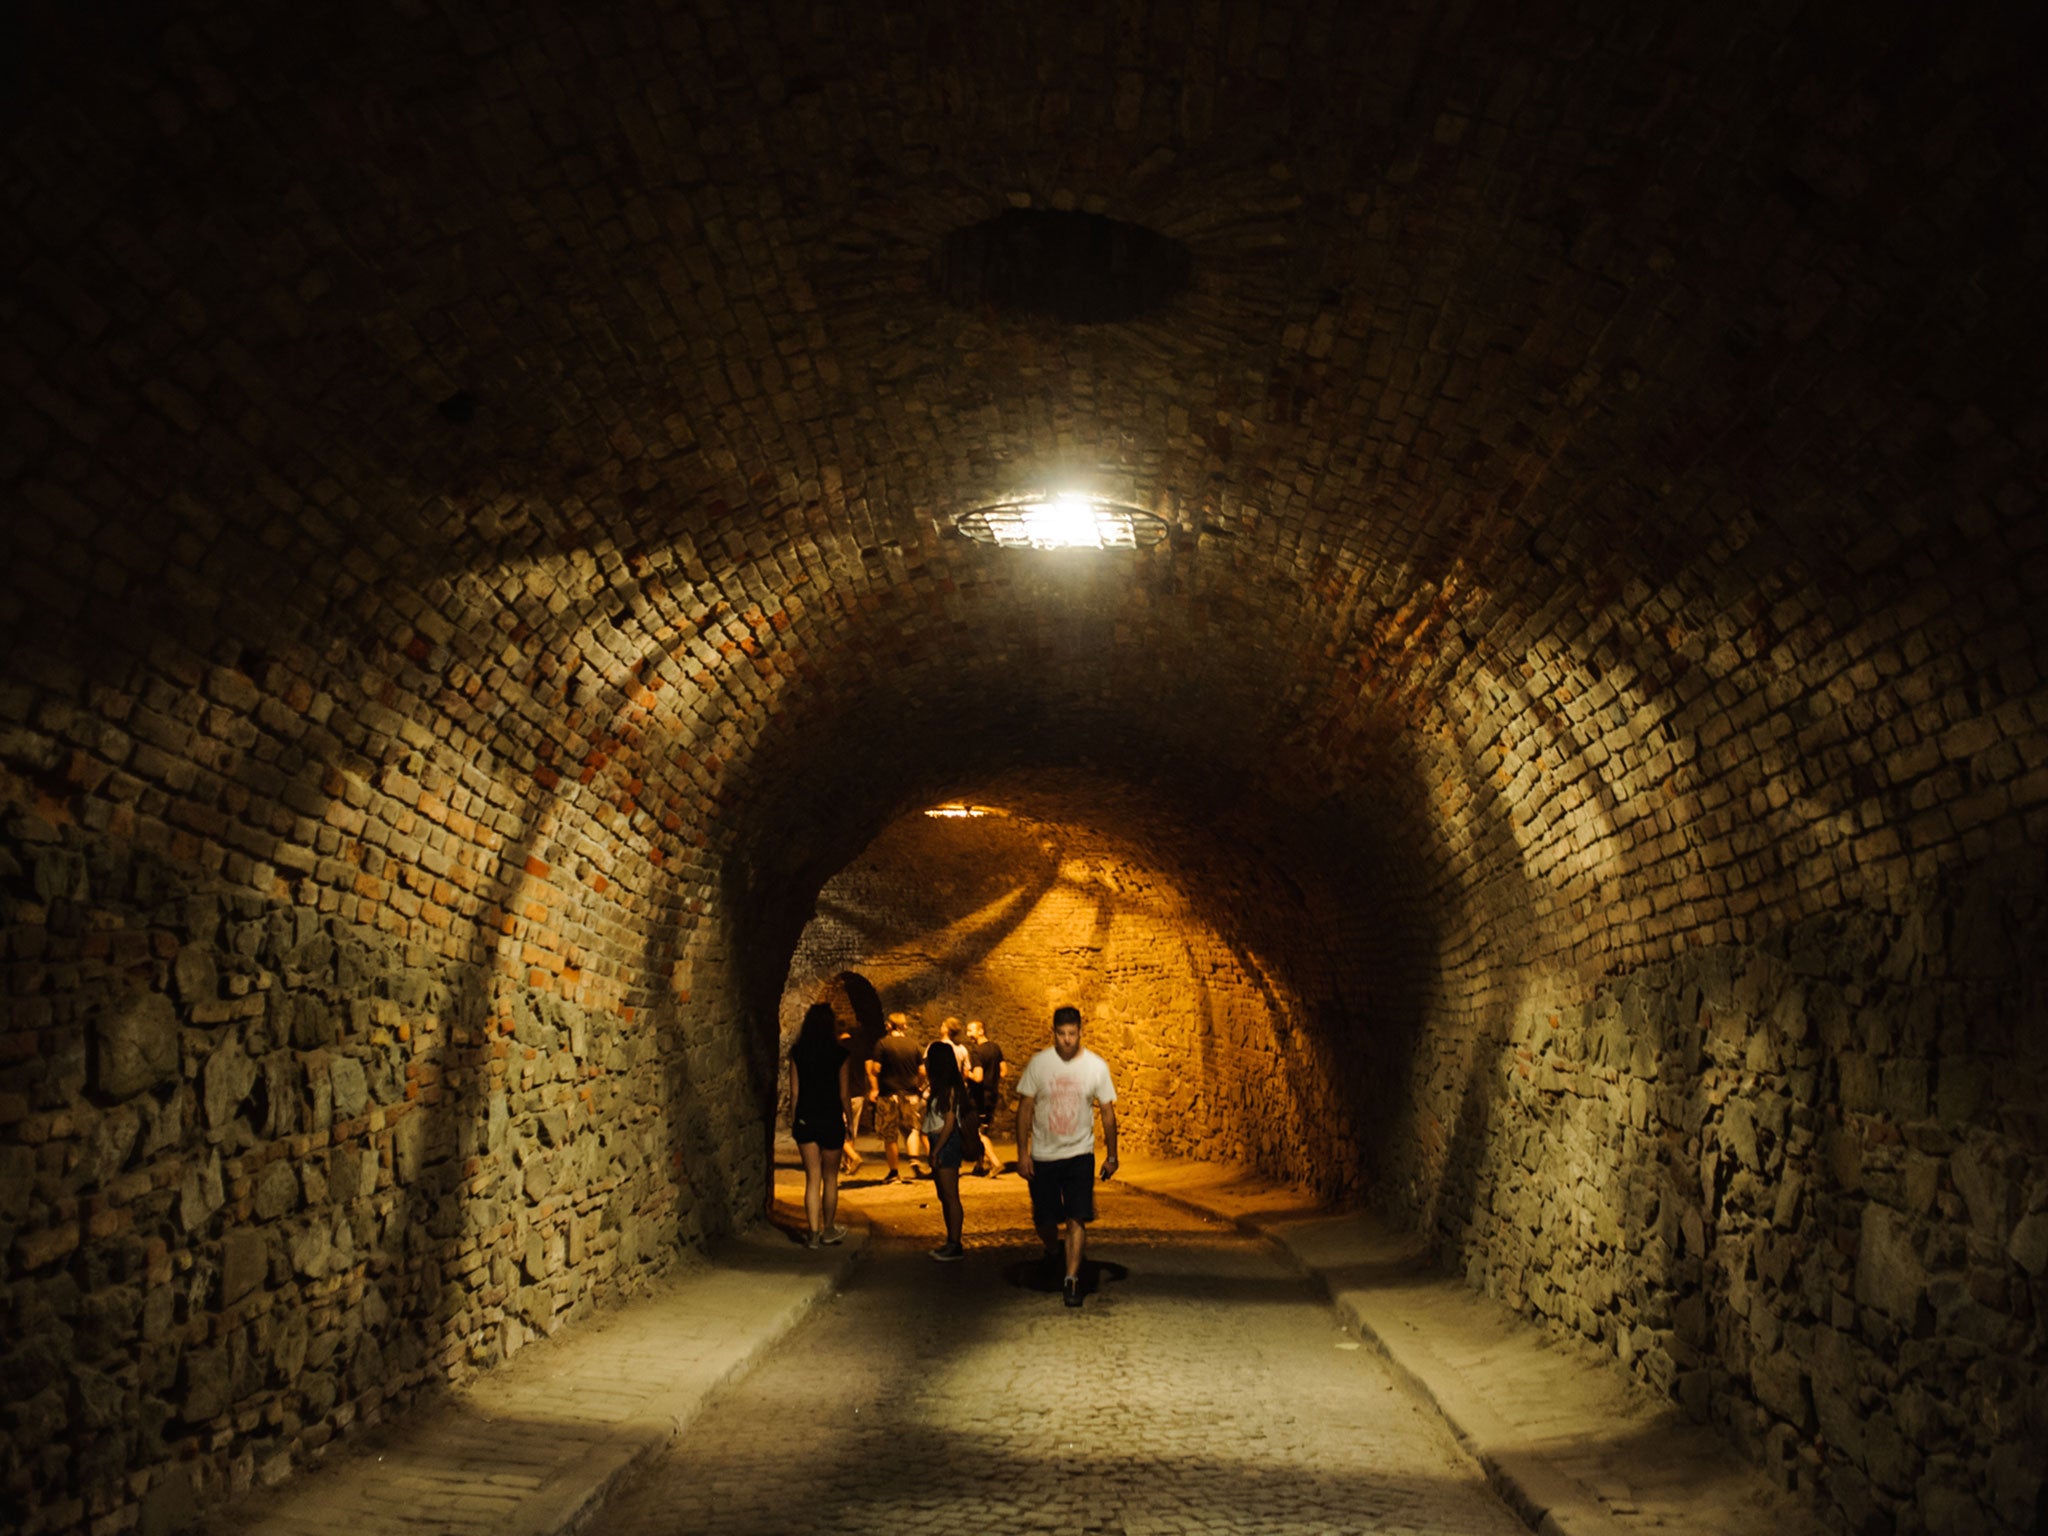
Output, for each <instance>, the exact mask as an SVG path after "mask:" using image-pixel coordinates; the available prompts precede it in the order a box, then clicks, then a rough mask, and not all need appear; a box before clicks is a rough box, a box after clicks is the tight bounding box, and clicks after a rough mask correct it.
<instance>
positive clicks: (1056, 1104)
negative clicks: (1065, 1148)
mask: <svg viewBox="0 0 2048 1536" xmlns="http://www.w3.org/2000/svg"><path fill="white" fill-rule="evenodd" d="M1045 1118H1046V1127H1045V1128H1046V1129H1047V1130H1048V1131H1050V1132H1052V1134H1053V1135H1054V1136H1055V1137H1056V1138H1057V1139H1059V1140H1060V1141H1066V1140H1068V1139H1069V1138H1071V1137H1074V1136H1078V1135H1080V1134H1081V1133H1082V1132H1083V1131H1084V1130H1085V1129H1086V1128H1087V1125H1088V1100H1087V1098H1086V1097H1085V1096H1084V1095H1083V1094H1082V1091H1081V1074H1080V1073H1079V1072H1062V1073H1060V1074H1059V1075H1058V1076H1057V1077H1055V1078H1054V1079H1053V1080H1052V1093H1051V1095H1050V1096H1049V1097H1048V1098H1047V1099H1046V1101H1045Z"/></svg>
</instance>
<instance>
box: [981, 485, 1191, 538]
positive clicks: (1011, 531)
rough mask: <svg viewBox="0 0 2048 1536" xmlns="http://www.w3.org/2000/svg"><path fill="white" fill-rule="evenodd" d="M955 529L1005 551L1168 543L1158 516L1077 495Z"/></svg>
mask: <svg viewBox="0 0 2048 1536" xmlns="http://www.w3.org/2000/svg"><path fill="white" fill-rule="evenodd" d="M954 526H955V527H957V528H958V529H959V530H960V531H961V532H962V533H964V534H966V535H967V537H968V538H970V539H973V540H974V541H975V542H976V543H977V544H996V545H1000V546H1001V547H1003V548H1005V549H1143V548H1146V547H1148V546H1150V545H1153V544H1157V543H1158V542H1159V541H1160V540H1161V539H1163V538H1165V537H1166V519H1164V518H1162V517H1160V516H1159V515H1158V514H1157V513H1154V512H1147V511H1146V510H1145V509H1144V508H1143V507H1133V506H1129V505H1127V504H1125V503H1123V502H1116V501H1107V500H1105V499H1103V498H1102V497H1100V496H1089V495H1085V494H1083V493H1081V492H1078V491H1061V492H1057V493H1055V494H1052V495H1045V496H1027V497H1019V498H1018V499H1017V500H1015V501H1004V502H998V503H996V504H995V505H994V506H989V507H977V508H976V509H975V510H974V511H972V512H968V513H965V514H964V515H962V516H961V517H960V518H959V519H958V520H957V521H956V522H955V524H954Z"/></svg>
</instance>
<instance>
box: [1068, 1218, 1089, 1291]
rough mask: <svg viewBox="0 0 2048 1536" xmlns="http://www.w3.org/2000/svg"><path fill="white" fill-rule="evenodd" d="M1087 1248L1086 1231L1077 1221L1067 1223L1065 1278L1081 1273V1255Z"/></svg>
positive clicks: (1071, 1277)
mask: <svg viewBox="0 0 2048 1536" xmlns="http://www.w3.org/2000/svg"><path fill="white" fill-rule="evenodd" d="M1087 1247H1088V1229H1087V1228H1086V1227H1085V1226H1083V1225H1082V1224H1081V1223H1080V1222H1078V1221H1069V1222H1068V1223H1067V1278H1068V1279H1069V1280H1072V1279H1074V1278H1075V1277H1076V1276H1078V1275H1079V1274H1080V1273H1081V1255H1082V1253H1083V1252H1084V1251H1085V1250H1086V1249H1087Z"/></svg>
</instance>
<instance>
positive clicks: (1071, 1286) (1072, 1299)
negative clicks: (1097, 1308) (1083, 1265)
mask: <svg viewBox="0 0 2048 1536" xmlns="http://www.w3.org/2000/svg"><path fill="white" fill-rule="evenodd" d="M1064 1289H1065V1291H1066V1297H1067V1305H1068V1306H1070V1307H1078V1306H1079V1305H1081V1277H1080V1276H1078V1275H1069V1276H1067V1283H1066V1285H1065V1287H1064Z"/></svg>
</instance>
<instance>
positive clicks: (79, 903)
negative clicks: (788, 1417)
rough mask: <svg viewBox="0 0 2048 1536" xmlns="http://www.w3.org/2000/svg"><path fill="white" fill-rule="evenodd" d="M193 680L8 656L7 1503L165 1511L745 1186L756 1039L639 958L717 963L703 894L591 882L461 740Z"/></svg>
mask: <svg viewBox="0 0 2048 1536" xmlns="http://www.w3.org/2000/svg"><path fill="white" fill-rule="evenodd" d="M230 683H232V684H233V687H234V688H236V689H238V690H242V691H244V692H246V694H247V697H246V699H244V698H241V697H239V696H238V697H237V699H236V703H237V704H238V705H241V706H242V707H240V708H229V707H225V706H220V707H211V708H202V707H197V701H196V699H194V698H193V697H192V696H187V697H186V698H185V699H180V698H179V696H178V695H177V694H175V693H174V692H173V691H172V690H170V689H169V688H166V687H163V686H162V685H161V684H152V685H147V686H145V688H144V689H143V690H142V691H143V692H144V693H145V695H146V696H147V698H148V702H147V703H136V704H134V705H132V706H130V707H129V708H127V709H126V710H125V711H122V712H120V713H118V714H117V713H116V712H115V700H116V699H117V697H118V696H119V695H118V693H117V691H116V690H115V689H113V688H112V687H110V686H109V685H108V684H107V683H105V682H102V683H101V684H100V685H99V690H100V691H99V693H98V694H97V699H98V702H99V705H100V709H101V713H100V714H99V715H98V716H85V715H82V714H80V713H77V712H75V711H74V710H72V709H70V708H68V707H66V706H65V705H64V704H63V703H62V701H61V696H59V695H56V694H55V693H54V692H52V691H44V692H42V693H40V694H39V695H30V694H28V693H26V692H24V691H20V690H17V691H16V692H14V693H13V694H11V695H10V702H11V704H12V705H13V706H14V710H15V715H14V719H13V722H12V724H11V726H10V734H9V735H8V738H7V742H6V746H7V750H8V757H9V760H10V763H11V765H12V766H13V768H14V770H15V771H14V772H12V773H10V774H8V775H6V776H5V777H4V778H0V791H4V794H0V943H4V951H5V954H6V957H7V969H6V975H7V986H6V991H7V999H8V1001H7V1023H6V1027H5V1029H4V1031H0V1043H4V1059H0V1130H4V1132H5V1141H4V1145H0V1252H4V1253H5V1254H6V1259H7V1281H6V1286H5V1293H4V1301H5V1307H6V1313H7V1316H8V1318H9V1320H10V1326H9V1330H8V1340H7V1342H6V1344H5V1346H4V1348H0V1415H4V1417H5V1422H6V1424H7V1426H8V1433H7V1437H6V1463H5V1496H6V1500H7V1503H8V1507H9V1508H10V1510H11V1511H13V1516H12V1518H10V1520H9V1521H8V1524H9V1526H10V1528H15V1529H20V1530H23V1531H40V1530H53V1529H63V1528H72V1527H78V1528H84V1527H85V1526H86V1525H88V1524H90V1525H91V1526H92V1528H94V1529H115V1528H120V1527H122V1526H124V1525H125V1524H126V1523H128V1522H131V1521H134V1520H137V1519H140V1520H141V1521H142V1522H143V1524H144V1525H145V1527H146V1528H149V1529H168V1528H170V1527H171V1526H173V1525H175V1524H177V1523H179V1521H181V1520H182V1519H183V1518H184V1517H185V1516H186V1515H187V1514H189V1513H190V1512H191V1511H192V1510H194V1509H197V1508H199V1507H202V1506H204V1505H206V1504H210V1503H213V1502H216V1501H218V1500H219V1499H220V1498H221V1497H222V1496H224V1495H225V1494H228V1493H230V1492H232V1491H234V1490H237V1489H241V1488H246V1487H248V1486H249V1485H250V1484H251V1482H252V1481H259V1480H260V1481H265V1482H268V1481H274V1480H276V1479H277V1478H280V1477H282V1476H284V1475H286V1474H287V1473H288V1472H289V1471H290V1469H291V1468H292V1466H293V1465H294V1464H295V1463H298V1462H300V1461H303V1460H304V1459H305V1458H306V1457H307V1456H308V1455H310V1454H313V1453H316V1452H317V1451H318V1450H319V1449H320V1448H321V1447H322V1446H323V1445H325V1444H326V1443H327V1442H328V1441H329V1440H330V1439H332V1438H333V1437H334V1436H335V1435H337V1434H340V1433H343V1432H345V1431H346V1430H348V1429H349V1428H350V1427H351V1426H352V1425H356V1424H361V1423H366V1422H371V1421H374V1420H376V1419H378V1418H380V1417H382V1416H384V1415H385V1414H387V1413H389V1412H390V1411H391V1410H392V1409H393V1408H394V1407H396V1406H398V1405H400V1404H402V1403H404V1402H406V1401H407V1400H409V1399H410V1398H412V1397H414V1396H415V1395H417V1394H418V1393H419V1392H420V1391H422V1390H425V1389H428V1388H431V1387H432V1386H434V1385H435V1384H438V1383H442V1382H447V1381H450V1380H459V1379H461V1378H463V1377H466V1376H468V1375H471V1374H473V1373H475V1372H476V1371H478V1370H481V1369H485V1368H488V1367H489V1366H490V1365H492V1364H493V1363H495V1362H497V1361H499V1360H501V1359H503V1358H504V1357H505V1356H507V1355H509V1354H511V1353H512V1352H514V1351H516V1350H517V1349H518V1348H520V1347H521V1345H522V1344H524V1343H526V1342H527V1341H529V1340H531V1339H533V1338H536V1337H538V1336H541V1335H544V1334H548V1333H552V1332H554V1331H555V1330H557V1329H558V1328H560V1327H562V1326H563V1325H564V1324H566V1323H569V1322H571V1321H574V1320H575V1319H577V1318H579V1317H581V1316H583V1315H585V1314H587V1313H588V1312H589V1311H590V1310H591V1309H592V1308H593V1307H594V1306H596V1305H599V1304H601V1303H604V1302H609V1301H615V1300H618V1299H621V1298H623V1297H626V1296H630V1295H632V1294H633V1293H634V1292H636V1291H637V1290H640V1289H642V1288H644V1287H645V1286H646V1284H647V1283H648V1282H649V1281H650V1280H651V1279H652V1278H653V1277H654V1276H655V1275H657V1274H659V1273H660V1271H661V1270H662V1269H663V1268H664V1267H665V1266H666V1265H667V1264H668V1263H669V1262H670V1261H671V1260H672V1259H673V1257H674V1256H675V1254H676V1253H677V1252H678V1251H679V1249H680V1248H681V1247H684V1246H687V1245H690V1244H693V1243H695V1242H698V1241H701V1240H702V1239H703V1238H704V1237H705V1236H706V1235H708V1234H712V1233H716V1232H720V1231H724V1230H729V1229H730V1228H731V1227H733V1226H734V1225H735V1224H738V1223H740V1222H744V1221H746V1220H748V1219H751V1216H752V1214H753V1213H754V1212H755V1211H757V1210H758V1209H759V1208H760V1206H761V1203H762V1201H763V1199H764V1196H765V1185H764V1179H765V1169H764V1164H763V1160H762V1158H761V1156H760V1152H761V1145H760V1137H761V1131H760V1126H761V1120H760V1118H759V1112H758V1110H756V1109H754V1108H753V1106H754V1104H755V1103H756V1098H755V1095H756V1093H757V1091H758V1089H757V1085H756V1083H755V1076H756V1074H757V1072H758V1065H757V1064H755V1063H752V1062H750V1061H749V1059H748V1057H747V1055H746V1051H745V1047H744V1044H743V1042H742V1041H741V1040H740V1038H739V1036H738V1034H737V1032H735V1031H733V1030H732V1029H730V1028H729V1027H728V1026H726V1025H724V1024H722V1023H712V1022H709V1021H710V1020H711V1019H712V1018H714V1017H715V1015H709V1014H707V1013H706V1011H705V1010H704V1009H703V1008H702V1007H701V1006H700V1007H698V1008H696V1009H694V1010H693V1009H692V1007H691V1006H690V1003H689V1000H688V997H687V993H686V991H684V990H683V989H681V988H679V987H678V986H677V985H675V983H676V982H678V981H679V980H681V979H682V978H684V977H685V976H688V975H694V977H695V979H696V984H697V985H698V986H699V987H703V986H705V985H706V984H709V985H710V986H711V987H713V988H714V989H716V988H718V987H719V986H720V985H721V979H722V978H723V977H724V975H725V972H726V959H725V955H724V950H723V946H722V944H721V942H720V941H718V940H717V938H716V935H717V933H718V931H719V929H718V925H717V923H716V922H715V921H713V920H700V921H697V922H696V923H694V924H692V923H691V922H690V921H689V920H688V914H687V913H685V912H679V913H678V914H676V916H677V917H680V918H682V919H683V921H681V922H677V923H675V926H674V928H673V930H672V932H671V933H669V934H667V935H664V936H660V940H659V942H660V944H664V945H667V946H669V949H666V950H665V949H663V948H660V947H658V946H657V944H656V943H654V942H653V941H650V940H648V939H647V938H644V937H641V936H640V935H639V934H637V933H636V931H635V925H634V924H633V922H632V921H631V920H630V914H628V915H627V920H624V921H621V920H620V919H619V917H617V916H608V915H607V914H606V912H605V910H604V905H603V903H602V902H600V901H598V900H596V899H595V898H596V897H597V895H598V893H599V892H601V891H603V890H605V889H607V888H608V887H609V886H610V885H611V881H610V880H608V879H607V878H606V877H604V876H603V875H601V874H598V873H597V872H596V870H595V868H594V866H592V865H590V864H589V863H588V862H586V861H581V860H579V859H578V858H577V857H576V855H575V852H574V850H575V849H576V848H577V847H578V846H579V842H580V836H579V834H578V832H577V828H578V825H579V818H578V816H577V814H576V812H575V809H574V807H573V806H569V807H562V806H561V804H560V800H559V798H558V800H557V808H556V809H555V810H553V811H549V810H546V809H542V810H540V811H538V812H535V813H534V814H533V815H532V816H531V817H529V816H527V815H525V814H523V811H522V805H521V802H520V801H519V799H517V798H515V797H513V796H511V795H510V794H508V793H507V792H506V787H505V785H506V781H505V779H504V778H497V779H494V778H492V777H491V776H490V774H489V773H488V772H486V771H485V766H486V765H487V764H488V763H489V761H490V757H489V754H487V753H481V752H479V753H476V754H474V755H472V756H471V757H470V758H469V759H468V760H467V761H466V762H458V761H457V760H456V758H455V756H454V754H452V753H450V752H447V751H446V750H445V749H436V748H435V746H434V738H433V737H432V736H431V735H428V736H427V737H426V740H425V741H424V742H423V743H422V745H420V746H413V745H410V744H408V743H406V742H404V741H403V740H401V739H400V738H399V737H398V735H397V734H396V733H394V735H393V736H392V738H391V745H390V747H389V748H388V749H386V750H385V751H384V752H383V753H381V754H380V755H381V761H380V760H379V756H373V755H369V754H371V753H376V752H377V751H378V749H376V748H375V747H374V745H373V743H372V741H371V739H370V738H369V737H367V736H363V735H361V734H359V733H360V732H361V731H362V730H363V721H364V720H365V719H366V718H374V712H373V711H371V710H369V709H361V712H360V713H357V712H354V711H352V710H351V709H349V708H348V706H347V705H346V704H343V705H341V706H336V704H335V700H334V699H333V697H332V696H331V695H326V694H321V695H319V696H318V697H319V699H320V700H322V701H324V703H320V704H316V703H315V702H314V701H313V700H310V699H309V700H306V701H305V709H304V712H302V711H300V710H292V709H288V708H282V707H280V702H279V700H278V699H277V697H276V696H275V695H274V694H270V693H264V692H260V691H259V690H258V689H257V688H256V686H255V685H254V684H253V683H252V682H251V681H250V680H249V679H247V678H246V677H241V678H236V679H228V678H220V679H217V680H216V682H215V684H214V685H213V688H212V690H211V691H213V692H215V693H217V694H218V693H223V692H226V691H227V690H228V688H229V685H230ZM286 696H287V697H290V695H289V692H288V691H287V695H286ZM31 700H32V701H33V707H32V708H26V709H25V708H23V706H24V705H25V704H28V703H29V702H30V701H31ZM188 702H190V703H191V704H192V705H193V706H194V707H191V708H189V709H188V707H187V705H188ZM159 706H162V707H163V708H165V709H169V710H172V711H174V712H175V713H171V714H166V713H160V712H159ZM358 708H361V707H360V706H358ZM180 715H182V716H184V717H185V719H184V721H181V720H180V719H179V718H177V717H178V716H180ZM110 716H111V717H112V718H116V719H119V720H120V722H121V723H120V725H119V726H115V725H112V724H109V723H108V720H109V717H110ZM392 718H394V719H395V718H396V717H395V716H394V717H392ZM316 720H317V722H318V723H315V722H316ZM407 723H408V724H409V723H410V722H407ZM67 737H69V738H70V739H69V740H68V741H67V739H66V738H67ZM295 752H298V753H319V754H322V755H325V756H326V757H327V766H326V767H325V768H324V769H322V770H318V771H310V764H309V771H308V772H304V773H301V774H300V775H299V776H298V778H297V780H296V781H294V780H293V779H292V776H291V774H290V773H288V772H286V771H282V770H284V769H289V768H290V767H291V765H292V761H293V756H294V753H295ZM300 760H301V761H305V759H304V758H303V757H302V758H301V759H300ZM323 774H324V782H323ZM266 775H269V778H266ZM273 780H274V782H272V781H273ZM309 781H310V782H309ZM238 784H240V785H249V786H254V788H253V791H252V790H248V789H243V790H239V791H238V790H237V788H236V786H237V785H238ZM60 786H61V787H63V788H64V789H66V790H67V791H68V793H67V794H64V795H59V794H55V793H52V792H51V791H52V789H54V788H57V787H60ZM82 787H89V791H90V792H89V793H84V794H81V793H80V790H81V788H82ZM266 790H267V791H268V792H267V793H266V792H265V791H266ZM536 823H544V824H550V825H551V826H552V827H553V830H552V832H550V831H544V830H541V829H540V827H539V826H538V825H536ZM522 833H523V834H524V835H522ZM259 854H260V857H259V856H256V855H259ZM549 860H559V861H560V865H559V866H558V865H557V864H552V863H550V862H549ZM560 866H566V867H560ZM622 874H623V879H624V881H625V887H624V888H625V889H627V890H629V891H630V890H634V889H635V888H636V887H637V889H639V890H640V891H642V892H646V893H647V894H650V895H653V896H655V898H656V899H657V901H658V900H659V893H658V892H656V891H653V890H651V889H650V888H649V887H648V886H646V885H644V884H641V883H639V882H637V881H636V880H635V877H634V874H633V872H632V870H630V869H627V870H625V871H623V872H622ZM579 875H580V876H581V878H582V882H583V883H581V885H580V887H572V886H571V884H570V882H571V880H575V879H578V877H579ZM593 887H594V888H593ZM572 889H580V890H581V893H582V899H581V900H580V901H572V900H571V899H570V898H569V894H568V893H569V892H570V891H571V890H572ZM671 921H672V922H673V921H674V919H671ZM671 951H672V952H673V956H674V958H673V959H672V960H671V959H670V958H668V956H669V954H670V952H671ZM648 972H651V973H653V975H654V976H655V977H658V978H659V984H658V985H654V986H650V985H647V984H646V983H645V982H644V981H643V979H642V978H643V975H645V974H646V973H648Z"/></svg>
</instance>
